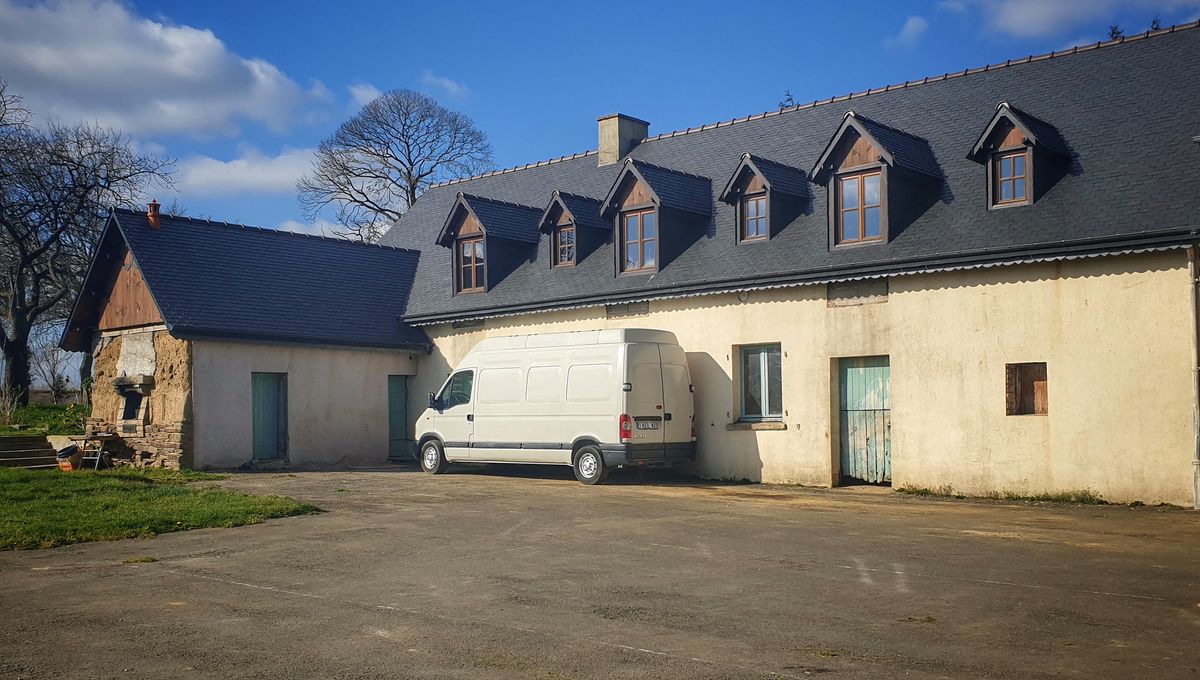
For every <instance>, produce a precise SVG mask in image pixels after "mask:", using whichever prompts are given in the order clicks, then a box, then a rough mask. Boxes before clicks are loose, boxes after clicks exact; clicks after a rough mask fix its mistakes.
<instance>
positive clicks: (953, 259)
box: [404, 226, 1200, 326]
mask: <svg viewBox="0 0 1200 680" xmlns="http://www.w3.org/2000/svg"><path fill="white" fill-rule="evenodd" d="M1198 238H1200V226H1191V227H1183V228H1179V229H1169V230H1164V231H1160V232H1155V233H1153V234H1151V235H1146V234H1142V233H1139V234H1127V235H1118V236H1115V237H1114V236H1105V237H1099V238H1091V239H1075V240H1070V241H1058V242H1053V243H1048V244H1042V245H1041V246H1037V247H1021V248H1012V247H1009V246H1004V247H998V248H988V249H983V250H975V251H968V252H961V253H953V254H948V255H945V256H942V257H937V258H929V257H911V258H896V259H892V260H886V261H882V262H878V263H871V264H869V265H862V264H857V265H843V266H837V267H825V268H821V269H812V270H808V271H806V272H801V273H795V274H783V275H775V276H758V277H746V278H740V279H722V280H715V281H708V282H702V283H696V284H687V285H680V286H670V287H666V288H658V289H652V290H638V291H632V292H629V293H623V294H618V295H612V294H603V295H591V296H586V297H579V298H567V299H557V300H547V301H539V302H529V303H521V304H514V305H506V306H499V307H490V308H485V309H474V310H463V311H461V312H453V313H450V314H444V313H439V314H410V315H407V316H405V319H404V320H405V321H407V322H408V323H409V324H413V325H418V326H427V325H431V324H435V323H448V322H453V321H463V320H467V319H479V318H487V317H496V316H513V315H517V314H526V313H533V312H541V311H549V310H554V309H563V308H579V307H591V306H599V305H605V304H618V303H624V302H641V301H643V300H652V299H660V298H669V297H691V296H698V295H711V294H715V293H726V292H737V291H739V290H751V289H763V288H780V287H789V286H799V285H809V284H822V283H837V282H841V281H853V280H862V279H873V278H883V277H887V276H899V275H907V274H923V273H936V272H944V271H954V270H960V269H976V268H981V267H991V266H999V265H1008V264H1022V263H1029V262H1039V261H1046V260H1057V259H1073V258H1078V257H1096V256H1101V255H1109V254H1121V253H1128V252H1139V251H1151V250H1164V249H1167V248H1179V247H1184V246H1188V245H1190V244H1192V243H1193V242H1195V241H1196V240H1197V239H1198Z"/></svg>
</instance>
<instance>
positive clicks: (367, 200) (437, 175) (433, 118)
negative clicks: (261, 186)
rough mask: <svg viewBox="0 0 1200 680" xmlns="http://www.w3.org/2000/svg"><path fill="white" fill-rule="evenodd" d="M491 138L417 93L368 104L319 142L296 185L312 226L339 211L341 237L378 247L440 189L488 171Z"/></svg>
mask: <svg viewBox="0 0 1200 680" xmlns="http://www.w3.org/2000/svg"><path fill="white" fill-rule="evenodd" d="M491 164H492V147H491V146H490V145H489V144H488V142H487V136H486V135H484V134H483V132H481V131H479V130H478V129H477V128H476V127H475V123H474V122H473V121H472V120H471V119H470V118H468V117H467V116H464V115H463V114H461V113H456V112H454V111H450V110H449V109H447V108H445V107H443V106H442V105H441V104H438V103H437V102H436V101H434V100H433V99H432V98H430V97H427V96H425V95H423V94H421V93H419V92H413V91H412V90H392V91H390V92H387V93H384V94H383V95H381V96H380V97H379V98H377V99H375V100H374V101H372V102H371V103H369V104H367V105H366V106H364V107H363V108H362V110H361V111H359V112H358V113H357V114H355V115H354V117H353V118H351V119H350V120H348V121H346V122H345V123H342V125H341V127H339V128H338V130H337V132H335V133H334V134H333V136H332V137H330V138H329V139H326V140H325V141H323V142H321V145H320V146H319V147H318V148H317V153H316V158H314V159H313V167H312V171H311V172H309V174H307V175H305V176H304V177H303V178H301V179H300V181H299V182H298V183H297V185H296V190H297V191H298V192H299V193H300V205H301V207H303V209H304V212H305V214H306V215H307V217H308V218H309V219H311V220H316V218H317V216H318V215H319V214H320V213H321V211H322V210H324V209H325V208H326V207H333V208H335V209H336V210H337V221H338V222H339V223H340V224H341V225H342V227H341V228H340V229H334V230H332V231H333V232H334V233H335V234H337V235H338V236H342V237H345V238H350V239H357V240H359V241H364V242H368V243H370V242H374V241H377V240H378V239H379V237H381V236H383V233H384V231H385V230H386V229H387V228H388V227H389V226H390V225H392V224H395V223H396V221H397V220H399V219H400V216H401V215H403V214H404V213H405V211H407V210H408V208H409V206H411V205H412V204H413V202H414V201H416V200H417V197H418V196H420V195H421V193H422V192H424V191H425V189H427V188H428V187H429V185H431V184H434V183H436V182H440V181H444V180H449V179H455V178H459V177H465V176H467V175H471V174H475V173H478V172H482V171H484V170H486V169H488V168H490V167H491Z"/></svg>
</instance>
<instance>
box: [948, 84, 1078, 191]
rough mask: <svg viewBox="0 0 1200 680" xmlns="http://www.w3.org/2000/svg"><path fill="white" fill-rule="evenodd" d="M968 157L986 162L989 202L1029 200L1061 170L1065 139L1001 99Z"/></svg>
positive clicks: (1065, 154)
mask: <svg viewBox="0 0 1200 680" xmlns="http://www.w3.org/2000/svg"><path fill="white" fill-rule="evenodd" d="M967 158H969V159H971V160H973V161H975V162H977V163H981V164H983V165H985V166H986V167H987V201H988V208H989V209H994V208H1011V207H1014V206H1021V205H1030V204H1032V203H1033V202H1034V201H1036V200H1037V198H1038V197H1039V196H1040V195H1042V194H1044V193H1045V192H1046V190H1048V189H1049V188H1050V186H1051V185H1053V184H1054V183H1056V182H1057V181H1058V180H1059V179H1061V178H1062V176H1063V175H1064V174H1065V172H1066V169H1067V168H1066V165H1067V163H1066V161H1068V160H1069V159H1070V153H1069V152H1068V151H1067V146H1066V143H1065V142H1064V141H1063V138H1062V136H1061V135H1060V134H1059V133H1058V130H1056V129H1055V128H1054V126H1052V125H1050V124H1049V123H1047V122H1045V121H1043V120H1041V119H1039V118H1036V117H1034V116H1032V115H1030V114H1028V113H1025V112H1024V111H1022V110H1020V109H1018V108H1016V107H1014V106H1011V105H1010V104H1008V103H1007V102H1001V103H1000V104H999V105H998V106H997V107H996V113H995V115H993V116H992V119H991V120H990V121H989V122H988V124H987V127H986V128H984V130H983V134H981V135H980V136H979V139H978V140H977V141H976V142H975V145H974V146H973V147H971V152H970V153H969V154H967Z"/></svg>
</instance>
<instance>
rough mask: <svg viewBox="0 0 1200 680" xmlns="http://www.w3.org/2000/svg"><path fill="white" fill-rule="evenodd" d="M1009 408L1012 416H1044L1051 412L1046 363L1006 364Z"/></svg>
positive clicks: (1008, 411)
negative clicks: (1047, 389)
mask: <svg viewBox="0 0 1200 680" xmlns="http://www.w3.org/2000/svg"><path fill="white" fill-rule="evenodd" d="M1004 368H1005V373H1006V381H1005V382H1006V383H1007V393H1008V394H1007V397H1008V399H1007V401H1008V404H1007V408H1006V411H1007V413H1008V415H1010V416H1044V415H1046V414H1048V413H1049V412H1050V404H1049V395H1048V393H1047V391H1046V364H1045V362H1037V363H1027V364H1006V365H1005V367H1004Z"/></svg>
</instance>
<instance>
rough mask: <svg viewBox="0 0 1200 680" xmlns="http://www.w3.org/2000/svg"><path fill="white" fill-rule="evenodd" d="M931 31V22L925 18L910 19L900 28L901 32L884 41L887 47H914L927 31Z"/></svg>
mask: <svg viewBox="0 0 1200 680" xmlns="http://www.w3.org/2000/svg"><path fill="white" fill-rule="evenodd" d="M927 30H929V22H928V21H926V20H925V18H924V17H909V18H908V19H906V20H905V21H904V25H903V26H901V27H900V32H899V33H897V34H896V35H893V36H891V37H890V38H887V39H886V40H884V41H883V44H884V46H885V47H912V46H914V45H916V44H917V43H918V42H919V41H920V40H921V36H923V35H925V31H927Z"/></svg>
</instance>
